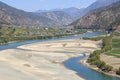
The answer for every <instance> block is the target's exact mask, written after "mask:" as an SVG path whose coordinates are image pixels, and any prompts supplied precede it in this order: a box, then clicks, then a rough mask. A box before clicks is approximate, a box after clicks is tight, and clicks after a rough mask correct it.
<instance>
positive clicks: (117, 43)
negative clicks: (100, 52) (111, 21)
mask: <svg viewBox="0 0 120 80" xmlns="http://www.w3.org/2000/svg"><path fill="white" fill-rule="evenodd" d="M106 54H107V55H112V56H116V57H119V58H120V38H118V37H117V38H114V39H112V51H110V52H107V53H106Z"/></svg>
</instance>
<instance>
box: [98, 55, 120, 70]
mask: <svg viewBox="0 0 120 80" xmlns="http://www.w3.org/2000/svg"><path fill="white" fill-rule="evenodd" d="M100 58H101V60H103V61H105V62H106V63H107V64H109V65H111V66H113V68H114V69H118V68H119V67H120V58H117V57H115V56H108V55H105V54H102V55H101V56H100Z"/></svg>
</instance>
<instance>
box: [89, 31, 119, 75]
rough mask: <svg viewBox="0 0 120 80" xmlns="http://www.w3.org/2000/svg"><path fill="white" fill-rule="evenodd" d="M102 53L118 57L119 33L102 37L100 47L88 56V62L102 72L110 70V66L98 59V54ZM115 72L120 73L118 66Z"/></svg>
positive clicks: (111, 68)
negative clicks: (101, 45)
mask: <svg viewBox="0 0 120 80" xmlns="http://www.w3.org/2000/svg"><path fill="white" fill-rule="evenodd" d="M101 38H102V37H100V38H99V37H98V38H92V39H91V40H101ZM103 53H105V54H107V55H112V56H116V57H120V33H112V34H111V35H110V36H106V37H104V38H103V47H102V49H101V50H96V51H94V52H93V53H92V54H91V55H90V56H89V58H88V62H89V63H90V64H91V65H96V66H97V67H98V68H99V69H100V70H102V71H104V72H109V71H112V70H113V67H112V66H110V65H108V64H106V63H105V62H104V61H101V60H100V54H103ZM116 74H117V75H120V68H119V69H118V70H116Z"/></svg>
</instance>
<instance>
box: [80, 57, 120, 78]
mask: <svg viewBox="0 0 120 80" xmlns="http://www.w3.org/2000/svg"><path fill="white" fill-rule="evenodd" d="M102 56H103V55H102ZM108 57H109V58H108ZM110 57H113V56H107V55H106V56H105V55H104V59H107V61H110V60H111V62H114V61H112V60H113V59H111V58H110ZM102 58H103V57H102ZM87 59H88V57H87V58H84V59H82V60H81V61H80V63H82V64H83V65H85V66H87V67H88V68H90V69H92V70H95V71H97V72H100V73H103V74H105V75H108V76H113V77H117V78H120V76H119V75H116V73H115V71H110V72H104V71H101V70H100V69H99V68H98V67H96V66H95V65H90V64H89V63H88V62H87ZM102 60H103V59H102ZM103 61H105V60H103ZM107 61H105V62H107ZM111 62H107V63H108V64H109V63H111ZM111 66H113V65H111Z"/></svg>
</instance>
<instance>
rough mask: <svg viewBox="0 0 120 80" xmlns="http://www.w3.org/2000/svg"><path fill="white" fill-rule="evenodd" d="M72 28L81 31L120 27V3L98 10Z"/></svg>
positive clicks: (74, 24) (75, 23)
mask: <svg viewBox="0 0 120 80" xmlns="http://www.w3.org/2000/svg"><path fill="white" fill-rule="evenodd" d="M71 26H73V27H74V28H80V29H96V30H98V29H103V30H113V29H115V28H117V27H118V26H120V1H118V2H116V3H113V4H111V5H109V6H107V7H103V8H99V9H96V10H94V11H92V12H90V13H89V14H87V15H85V16H84V17H82V18H81V19H79V20H77V21H76V22H74V23H72V24H71Z"/></svg>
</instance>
